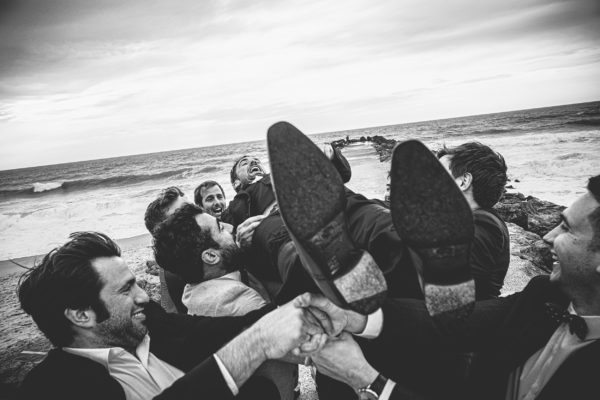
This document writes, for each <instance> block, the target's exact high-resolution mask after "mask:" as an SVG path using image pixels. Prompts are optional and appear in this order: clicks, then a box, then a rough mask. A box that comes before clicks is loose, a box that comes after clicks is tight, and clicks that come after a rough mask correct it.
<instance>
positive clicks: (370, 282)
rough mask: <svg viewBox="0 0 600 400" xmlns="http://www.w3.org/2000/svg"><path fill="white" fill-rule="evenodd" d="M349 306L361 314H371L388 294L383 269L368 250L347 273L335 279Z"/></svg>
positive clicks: (336, 285)
mask: <svg viewBox="0 0 600 400" xmlns="http://www.w3.org/2000/svg"><path fill="white" fill-rule="evenodd" d="M333 284H334V285H335V287H336V289H337V290H338V292H339V293H340V294H341V295H342V297H344V299H345V300H346V302H347V303H348V306H349V307H350V308H352V309H353V310H354V311H356V312H358V313H361V314H364V315H366V314H371V313H372V312H373V311H375V310H377V309H378V308H379V307H381V305H382V303H383V300H384V299H385V297H386V294H387V284H386V282H385V277H384V276H383V273H382V272H381V269H380V268H379V266H378V265H377V263H376V262H375V260H374V259H373V257H372V256H371V255H370V254H369V253H367V252H366V251H363V252H362V256H361V258H360V259H359V260H358V263H357V264H356V265H355V266H354V267H353V268H352V269H350V270H349V271H348V272H347V273H346V274H344V275H342V276H340V277H338V278H336V279H334V280H333Z"/></svg>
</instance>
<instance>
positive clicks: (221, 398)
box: [154, 357, 233, 400]
mask: <svg viewBox="0 0 600 400" xmlns="http://www.w3.org/2000/svg"><path fill="white" fill-rule="evenodd" d="M203 397H208V398H210V399H215V400H227V399H233V393H232V391H231V390H230V389H229V387H228V386H227V382H225V378H224V377H223V374H222V373H221V370H220V369H219V366H218V365H217V362H216V360H215V358H214V357H209V358H208V359H206V360H205V361H203V362H202V363H201V364H199V365H197V366H196V367H194V368H193V369H192V370H191V371H190V372H188V373H187V374H185V375H184V376H183V377H181V378H179V379H178V380H177V381H175V383H173V385H171V386H170V387H168V388H167V389H165V390H164V391H163V392H162V393H161V394H159V395H158V396H156V397H155V398H154V399H156V400H170V399H173V400H175V399H182V400H187V399H190V400H192V399H194V400H198V399H201V398H203Z"/></svg>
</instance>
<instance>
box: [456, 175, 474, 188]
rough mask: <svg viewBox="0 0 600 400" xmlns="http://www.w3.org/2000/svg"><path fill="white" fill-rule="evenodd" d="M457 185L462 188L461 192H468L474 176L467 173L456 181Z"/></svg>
mask: <svg viewBox="0 0 600 400" xmlns="http://www.w3.org/2000/svg"><path fill="white" fill-rule="evenodd" d="M456 183H458V187H459V188H460V190H462V191H463V192H464V191H466V190H468V189H469V188H470V187H471V185H472V184H473V175H471V174H470V173H468V172H465V173H464V174H462V176H461V177H459V178H458V179H457V180H456Z"/></svg>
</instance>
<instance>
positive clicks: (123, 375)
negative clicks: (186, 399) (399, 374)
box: [63, 335, 239, 400]
mask: <svg viewBox="0 0 600 400" xmlns="http://www.w3.org/2000/svg"><path fill="white" fill-rule="evenodd" d="M63 350H64V351H66V352H67V353H71V354H74V355H77V356H81V357H85V358H89V359H90V360H92V361H95V362H97V363H100V364H102V365H103V366H104V367H105V368H106V369H107V370H108V373H109V374H110V376H111V377H113V378H114V379H115V380H116V381H117V382H119V384H120V385H121V386H122V387H123V390H124V391H125V396H126V398H127V400H146V399H151V398H153V397H155V396H157V395H158V394H160V393H161V392H162V391H163V390H165V389H166V388H168V387H169V386H171V385H172V384H173V383H174V382H175V381H176V380H177V379H179V378H181V377H182V376H183V375H184V373H183V372H182V371H181V370H180V369H178V368H175V367H174V366H172V365H170V364H169V363H166V362H164V361H162V360H161V359H159V358H158V357H156V356H155V355H154V354H152V353H151V352H150V336H148V335H146V336H145V337H144V339H143V340H142V342H141V343H140V344H139V346H138V347H137V348H136V350H135V353H136V355H135V356H134V355H133V354H131V353H129V352H128V351H127V350H125V349H123V348H122V347H110V348H98V349H83V348H73V347H63ZM214 357H215V359H216V361H217V365H218V366H219V369H220V370H221V373H222V374H223V377H224V378H225V381H226V382H227V385H228V386H229V388H230V389H231V391H232V393H233V394H234V395H237V394H238V391H239V390H238V387H237V385H236V384H235V381H234V380H233V377H232V376H231V374H230V373H229V371H227V368H225V365H223V363H222V362H221V360H220V359H219V357H217V355H216V354H215V355H214Z"/></svg>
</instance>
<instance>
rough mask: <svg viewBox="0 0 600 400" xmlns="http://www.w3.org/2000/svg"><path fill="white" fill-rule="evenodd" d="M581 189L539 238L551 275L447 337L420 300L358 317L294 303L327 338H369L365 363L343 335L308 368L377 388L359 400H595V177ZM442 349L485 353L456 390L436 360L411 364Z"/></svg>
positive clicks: (598, 314)
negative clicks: (415, 399) (407, 399)
mask: <svg viewBox="0 0 600 400" xmlns="http://www.w3.org/2000/svg"><path fill="white" fill-rule="evenodd" d="M587 189H588V192H587V193H586V194H584V195H583V196H581V197H580V198H578V199H577V200H576V201H575V202H574V203H573V204H572V205H571V206H570V207H569V208H567V209H566V210H565V211H564V212H563V214H562V222H561V223H560V224H559V225H558V226H557V227H556V228H555V229H554V230H552V231H551V232H549V233H548V234H547V235H546V236H545V237H544V240H545V241H546V242H547V243H548V244H549V245H550V246H552V254H553V255H554V258H555V263H554V266H553V270H552V273H551V274H550V275H549V276H538V277H535V278H533V279H532V280H531V281H530V283H529V284H528V285H527V287H526V288H525V289H524V290H523V291H521V292H519V293H516V294H513V295H511V296H509V297H506V298H499V299H492V300H485V301H481V302H478V303H477V304H476V306H475V310H474V311H473V313H472V314H471V316H470V317H469V318H468V319H467V321H466V323H465V324H464V326H459V327H458V328H457V329H456V330H454V331H452V332H451V333H450V334H444V333H442V332H440V330H439V329H438V327H437V326H436V325H435V323H434V322H433V320H432V319H431V318H429V316H428V314H427V311H426V310H425V307H424V305H423V303H422V302H421V301H419V300H408V299H389V300H388V301H387V302H386V304H385V305H384V306H383V307H382V309H381V310H380V311H377V312H375V313H374V314H372V315H370V316H368V317H366V316H361V315H359V314H357V313H354V312H351V311H348V310H342V309H340V308H338V307H336V306H335V305H333V303H331V302H330V301H329V300H327V299H326V298H324V297H322V296H318V295H304V296H303V297H301V298H299V299H298V300H297V305H298V306H307V305H311V306H313V307H315V310H316V311H318V312H320V313H321V314H320V316H321V317H322V318H324V319H323V321H324V322H323V323H327V324H328V325H327V329H326V330H327V331H329V333H331V334H333V335H335V334H339V333H340V332H342V331H347V332H351V333H359V332H362V333H363V334H365V333H366V334H367V335H368V336H370V337H372V338H374V339H373V340H371V341H369V343H367V345H366V347H363V350H364V351H365V354H366V356H367V359H368V360H369V362H370V363H369V362H368V361H367V359H365V358H364V356H363V353H362V351H361V349H360V347H358V345H357V344H356V343H355V342H354V340H353V339H352V336H351V335H349V334H348V333H343V334H342V335H341V337H340V339H339V340H337V341H331V342H330V343H329V344H328V345H327V346H326V347H325V349H323V351H321V352H320V354H319V355H316V356H314V357H313V360H314V361H315V363H316V364H317V367H318V368H320V370H321V371H322V372H325V373H327V374H329V375H330V376H332V377H334V378H337V379H339V380H342V381H344V382H346V383H348V384H349V385H351V386H353V387H354V388H355V389H359V388H362V389H365V390H366V389H369V387H372V388H374V389H376V390H377V393H376V395H377V396H379V397H377V396H376V395H373V396H374V397H364V398H379V399H382V400H385V399H388V398H389V399H396V398H401V391H402V390H404V389H405V388H409V389H412V390H418V391H421V393H422V394H423V395H424V396H430V397H432V398H455V397H456V396H459V395H460V398H472V399H484V398H485V399H538V400H547V399H567V398H573V399H596V398H598V396H599V395H600V386H599V384H598V381H597V371H598V369H599V368H600V361H599V360H600V341H598V339H599V338H600V175H598V176H595V177H593V178H591V179H590V180H589V182H588V186H587ZM445 351H477V352H480V353H481V354H482V355H484V356H483V357H481V358H480V359H478V360H475V364H474V365H473V368H472V369H471V370H472V372H473V376H472V377H471V378H470V379H469V386H468V387H467V388H466V389H465V388H463V390H462V392H461V393H460V394H457V393H456V392H452V391H449V390H448V386H447V385H449V384H451V382H449V381H448V380H444V378H443V375H442V374H436V373H435V367H436V366H435V364H432V363H429V364H425V365H424V364H423V363H421V362H420V360H431V358H430V357H427V356H429V355H432V354H436V353H437V354H442V353H443V352H445ZM441 372H443V371H441ZM446 373H447V374H451V373H452V371H446ZM384 375H385V376H387V377H390V378H392V379H387V378H383V377H382V376H384ZM375 377H377V379H375ZM433 377H435V378H433ZM440 377H441V379H440V380H438V378H440ZM394 381H395V382H400V383H402V385H403V387H402V388H400V387H395V386H394V385H395V383H394ZM363 393H366V394H364V396H370V395H371V392H368V391H364V392H363Z"/></svg>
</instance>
